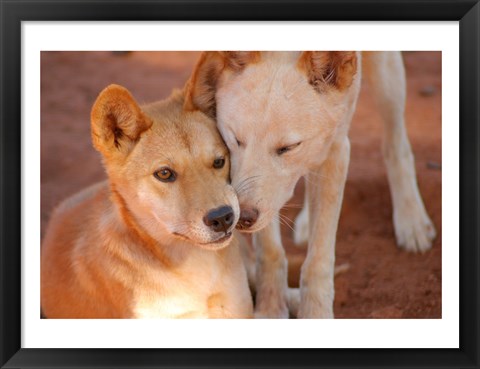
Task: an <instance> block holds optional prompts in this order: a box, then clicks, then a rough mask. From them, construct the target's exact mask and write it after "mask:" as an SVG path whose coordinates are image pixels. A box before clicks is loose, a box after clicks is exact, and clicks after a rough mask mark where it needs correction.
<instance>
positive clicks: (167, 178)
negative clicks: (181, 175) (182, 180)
mask: <svg viewBox="0 0 480 369" xmlns="http://www.w3.org/2000/svg"><path fill="white" fill-rule="evenodd" d="M153 175H154V176H155V178H156V179H158V180H159V181H162V182H173V181H175V179H177V177H176V175H175V172H174V171H173V170H171V169H170V168H166V167H165V168H161V169H160V170H157V171H156V172H155V173H153Z"/></svg>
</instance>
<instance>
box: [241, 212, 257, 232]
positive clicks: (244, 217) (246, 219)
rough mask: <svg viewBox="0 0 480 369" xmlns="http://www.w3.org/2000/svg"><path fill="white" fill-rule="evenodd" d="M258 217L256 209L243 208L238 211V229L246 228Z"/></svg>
mask: <svg viewBox="0 0 480 369" xmlns="http://www.w3.org/2000/svg"><path fill="white" fill-rule="evenodd" d="M257 219H258V210H257V209H255V208H251V209H248V208H247V209H243V210H242V211H240V220H239V221H238V224H237V228H238V229H248V228H250V227H251V226H253V225H254V224H255V222H256V221H257Z"/></svg>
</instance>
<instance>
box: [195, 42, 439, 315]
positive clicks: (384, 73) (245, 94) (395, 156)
mask: <svg viewBox="0 0 480 369" xmlns="http://www.w3.org/2000/svg"><path fill="white" fill-rule="evenodd" d="M232 55H233V58H235V57H236V55H235V54H228V53H225V52H206V53H204V54H203V55H202V57H201V59H200V61H199V63H198V64H197V66H196V70H195V71H194V74H193V76H199V75H202V74H204V73H205V71H206V70H207V69H208V70H209V71H210V72H209V73H210V74H209V78H208V80H209V81H213V83H211V84H210V85H209V86H208V88H207V87H206V86H205V85H202V84H203V80H202V79H201V78H200V79H199V78H193V79H192V80H191V81H190V86H191V88H192V89H191V91H192V94H191V95H190V96H189V98H188V100H189V101H190V105H191V107H193V108H196V109H199V110H202V111H210V112H211V111H214V112H215V114H216V119H217V126H218V128H219V130H220V133H221V134H222V137H223V139H224V140H225V142H226V144H227V146H228V148H229V150H230V154H231V161H232V164H231V165H232V167H231V177H232V185H233V186H234V187H235V188H236V190H237V192H238V198H239V203H240V207H241V209H248V210H250V211H251V210H252V209H254V210H256V211H257V212H258V218H257V219H256V222H255V223H254V224H253V225H252V226H250V228H248V229H246V231H249V232H255V233H254V234H253V241H254V244H255V245H256V248H257V252H256V254H257V272H256V275H257V278H256V293H257V298H256V307H255V310H256V311H255V315H256V316H257V317H271V318H275V317H288V306H287V299H288V298H291V296H298V294H295V293H291V292H289V291H288V289H287V282H286V281H287V264H286V259H285V252H284V251H283V247H282V244H281V238H280V233H279V224H278V211H279V210H280V209H281V207H282V206H283V205H284V204H285V202H286V201H287V200H288V199H289V198H290V197H291V196H292V194H293V190H294V187H295V184H296V183H297V181H298V180H299V179H300V178H301V177H302V176H305V178H306V183H307V191H306V198H305V206H304V209H303V210H302V212H301V213H300V215H299V217H298V218H297V221H296V224H295V231H296V232H295V233H296V234H295V240H296V241H297V242H298V243H304V242H306V241H308V254H307V258H306V260H305V263H304V264H303V266H302V273H301V281H300V303H294V305H295V310H297V307H298V316H299V317H301V318H332V317H333V300H334V287H333V276H334V264H335V238H336V231H337V224H338V219H339V215H340V208H341V203H342V199H343V189H344V185H345V180H346V177H347V171H348V165H349V155H350V154H349V153H350V144H349V140H348V136H347V135H348V130H349V126H350V122H351V119H352V116H353V113H354V111H355V106H356V102H357V98H358V94H359V91H360V83H361V79H362V74H364V76H365V77H366V79H367V80H368V82H370V84H371V85H372V91H373V93H374V95H375V98H376V100H377V101H378V103H379V107H380V111H381V113H382V116H383V118H384V121H385V136H384V137H385V138H384V145H383V151H384V157H385V161H386V164H387V170H388V178H389V183H390V187H391V192H392V199H393V207H394V214H393V218H394V225H395V233H396V238H397V243H398V245H399V246H400V247H402V248H405V249H406V250H408V251H413V252H424V251H426V250H428V249H429V248H430V247H431V244H432V240H433V238H434V237H435V229H434V227H433V224H432V222H431V220H430V219H429V217H428V215H427V213H426V211H425V207H424V205H423V202H422V199H421V197H420V194H419V191H418V187H417V183H416V178H415V168H414V162H413V155H412V152H411V148H410V144H409V142H408V137H407V134H406V130H405V124H404V118H403V111H404V107H405V90H406V89H405V72H404V69H403V63H402V59H401V54H400V53H398V52H367V53H361V52H355V51H305V52H261V53H258V52H255V55H256V56H255V58H254V62H252V63H241V68H240V69H238V70H235V71H232V70H229V69H228V68H225V67H224V66H225V65H232V64H235V61H233V62H232V61H230V58H232ZM206 61H208V63H207V62H206ZM207 66H208V67H207ZM202 94H204V95H202ZM200 102H201V103H200ZM284 148H288V149H287V150H284ZM279 153H281V154H279ZM295 299H297V298H295ZM291 305H292V304H291Z"/></svg>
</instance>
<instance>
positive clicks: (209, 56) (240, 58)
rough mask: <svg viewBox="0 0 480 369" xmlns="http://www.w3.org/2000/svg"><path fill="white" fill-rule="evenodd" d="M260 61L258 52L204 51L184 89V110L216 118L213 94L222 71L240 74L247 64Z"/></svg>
mask: <svg viewBox="0 0 480 369" xmlns="http://www.w3.org/2000/svg"><path fill="white" fill-rule="evenodd" d="M258 60H260V52H258V51H206V52H204V53H202V55H201V56H200V59H199V60H198V62H197V65H196V66H195V69H194V71H193V74H192V77H191V78H190V80H189V81H188V82H187V85H186V87H185V88H186V89H185V105H184V107H185V110H187V111H192V110H200V111H202V112H203V113H205V114H206V115H208V116H209V117H211V118H215V117H216V104H215V93H216V91H217V83H218V80H219V78H220V74H221V73H222V71H224V70H230V71H232V72H234V73H239V72H241V71H242V70H243V69H244V68H245V67H246V66H247V65H248V64H249V63H255V62H257V61H258Z"/></svg>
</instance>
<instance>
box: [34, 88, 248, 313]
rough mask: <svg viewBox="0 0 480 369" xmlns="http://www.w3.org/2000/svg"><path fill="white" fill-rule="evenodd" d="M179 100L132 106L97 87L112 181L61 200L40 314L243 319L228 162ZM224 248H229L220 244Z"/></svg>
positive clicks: (210, 130) (179, 96) (95, 115)
mask: <svg viewBox="0 0 480 369" xmlns="http://www.w3.org/2000/svg"><path fill="white" fill-rule="evenodd" d="M184 104H185V103H184V93H183V92H179V91H177V92H174V93H173V94H172V96H170V98H168V99H167V100H165V101H160V102H156V103H153V104H150V105H146V106H143V107H142V108H140V107H139V106H138V105H137V103H136V102H135V100H134V99H133V98H132V96H131V95H130V93H129V92H128V91H127V90H126V89H124V88H123V87H120V86H116V85H111V86H109V87H107V88H106V89H105V90H104V91H102V92H101V93H100V95H99V97H98V98H97V101H96V102H95V104H94V106H93V109H92V114H91V126H92V139H93V144H94V146H95V148H96V149H97V150H98V151H100V153H101V154H102V156H103V161H104V165H105V168H106V172H107V174H108V182H103V183H99V184H97V185H94V186H92V187H90V188H88V189H86V190H84V191H82V192H80V193H79V194H77V195H75V196H73V197H72V198H70V199H68V200H66V201H64V202H63V203H62V204H61V205H60V206H59V207H58V208H57V209H56V210H55V212H54V214H53V216H52V219H51V221H50V224H49V227H48V230H47V233H46V236H45V239H44V243H43V249H42V257H41V261H42V265H41V305H42V310H43V313H44V314H45V316H46V317H47V318H251V317H253V303H252V298H251V294H250V290H249V287H248V282H247V277H246V273H245V269H244V266H243V263H242V258H241V255H240V250H239V247H238V245H236V244H235V245H230V246H228V245H229V243H230V242H231V241H232V231H233V228H234V227H235V224H236V223H237V221H238V218H239V206H238V200H237V197H236V194H235V192H234V190H233V188H232V187H231V186H230V185H229V169H230V164H229V157H228V151H227V148H226V147H225V145H224V143H223V141H222V139H221V137H220V134H219V133H218V131H217V129H216V127H215V122H214V121H213V120H211V119H209V118H208V117H206V116H205V115H204V114H202V113H200V112H192V111H188V110H186V109H185V108H184ZM226 246H228V247H226Z"/></svg>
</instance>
